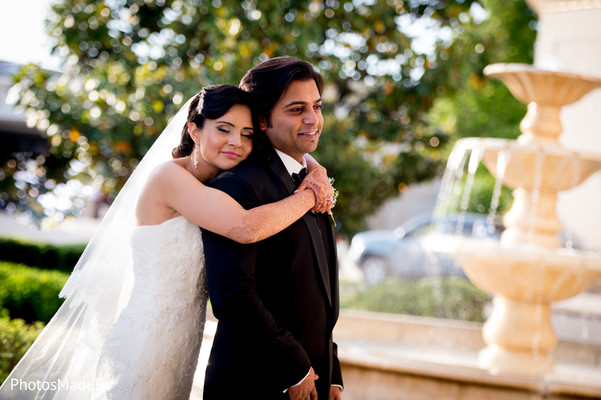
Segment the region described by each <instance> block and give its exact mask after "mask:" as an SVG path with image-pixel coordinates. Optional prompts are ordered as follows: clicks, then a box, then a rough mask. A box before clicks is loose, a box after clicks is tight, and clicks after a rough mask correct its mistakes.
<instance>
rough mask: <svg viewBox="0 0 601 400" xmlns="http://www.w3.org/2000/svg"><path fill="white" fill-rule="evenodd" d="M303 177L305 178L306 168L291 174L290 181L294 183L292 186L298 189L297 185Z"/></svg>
mask: <svg viewBox="0 0 601 400" xmlns="http://www.w3.org/2000/svg"><path fill="white" fill-rule="evenodd" d="M305 176H307V168H303V169H301V170H300V171H298V174H296V173H292V180H293V181H294V184H295V185H296V186H297V187H298V185H300V184H301V182H302V181H303V179H305Z"/></svg>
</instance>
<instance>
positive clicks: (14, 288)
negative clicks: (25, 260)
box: [0, 262, 69, 322]
mask: <svg viewBox="0 0 601 400" xmlns="http://www.w3.org/2000/svg"><path fill="white" fill-rule="evenodd" d="M68 277H69V275H68V274H65V273H63V272H60V271H47V270H41V269H37V268H31V267H27V266H25V265H21V264H13V263H9V262H0V309H2V308H4V309H6V310H8V313H9V315H10V317H11V318H22V319H24V320H25V321H27V322H34V321H43V322H48V321H50V319H51V318H52V316H53V315H54V314H55V313H56V311H57V310H58V308H59V307H60V305H61V304H62V303H63V301H64V300H63V299H60V298H59V297H58V294H59V292H60V291H61V289H62V288H63V286H64V285H65V282H66V281H67V278H68Z"/></svg>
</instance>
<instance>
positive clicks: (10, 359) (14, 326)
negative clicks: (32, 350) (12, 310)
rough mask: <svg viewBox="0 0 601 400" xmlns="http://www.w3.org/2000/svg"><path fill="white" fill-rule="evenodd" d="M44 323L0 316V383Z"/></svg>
mask: <svg viewBox="0 0 601 400" xmlns="http://www.w3.org/2000/svg"><path fill="white" fill-rule="evenodd" d="M43 328H44V324H43V323H41V322H35V323H33V324H31V325H28V324H26V323H25V321H23V320H22V319H13V320H11V319H9V318H6V317H5V316H0V385H1V384H2V382H4V381H5V380H6V377H7V376H8V374H9V373H10V371H12V369H13V368H14V367H15V366H16V365H17V363H18V362H19V360H20V359H21V357H23V355H24V354H25V352H26V351H27V350H28V349H29V347H30V346H31V345H32V343H33V342H34V340H35V339H36V338H37V337H38V335H39V334H40V332H41V331H42V329H43Z"/></svg>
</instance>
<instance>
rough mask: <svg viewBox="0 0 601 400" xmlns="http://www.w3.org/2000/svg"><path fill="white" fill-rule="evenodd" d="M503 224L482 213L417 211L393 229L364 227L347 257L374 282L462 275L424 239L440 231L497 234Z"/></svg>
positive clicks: (462, 233)
mask: <svg viewBox="0 0 601 400" xmlns="http://www.w3.org/2000/svg"><path fill="white" fill-rule="evenodd" d="M502 229H503V228H502V225H500V224H499V223H496V222H495V223H493V224H492V226H491V224H489V223H488V222H487V216H486V215H483V214H469V213H462V214H450V215H444V216H442V217H439V218H437V219H435V218H434V217H433V215H432V214H420V215H418V216H416V217H413V218H411V219H409V220H408V221H407V222H405V223H404V224H402V225H401V226H399V227H398V228H396V229H394V230H386V231H385V230H380V231H377V230H374V231H364V232H360V233H358V234H356V235H355V236H354V237H353V239H352V240H351V244H350V247H349V251H348V257H349V261H350V262H352V263H354V264H355V265H356V266H358V267H359V268H360V269H361V271H362V272H363V276H364V280H365V282H366V283H367V284H368V285H373V284H375V283H377V282H379V281H381V280H382V279H384V278H386V277H389V276H393V277H399V278H405V279H417V278H421V277H425V276H433V277H442V276H461V277H465V274H464V272H463V270H462V269H461V267H460V266H459V264H457V262H456V261H455V260H453V258H451V256H449V255H448V254H445V253H442V252H433V251H430V250H428V248H427V246H426V243H425V242H426V239H428V238H430V240H431V238H432V237H433V236H432V235H441V237H440V238H437V239H436V240H445V238H444V235H461V236H470V237H480V238H484V237H488V238H499V236H500V233H501V231H502Z"/></svg>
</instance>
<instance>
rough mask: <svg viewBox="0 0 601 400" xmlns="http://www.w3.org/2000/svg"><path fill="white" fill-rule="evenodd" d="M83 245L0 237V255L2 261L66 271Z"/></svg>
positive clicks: (75, 259)
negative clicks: (54, 243)
mask: <svg viewBox="0 0 601 400" xmlns="http://www.w3.org/2000/svg"><path fill="white" fill-rule="evenodd" d="M85 247H86V245H85V244H66V245H53V244H49V243H41V242H34V241H30V240H25V239H16V238H10V237H0V254H1V256H0V257H1V258H2V260H3V261H12V262H14V263H19V264H25V265H29V266H31V267H37V268H41V269H51V270H59V271H63V272H68V273H70V272H71V271H72V270H73V267H74V266H75V264H76V263H77V260H79V257H80V256H81V254H82V253H83V251H84V249H85Z"/></svg>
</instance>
